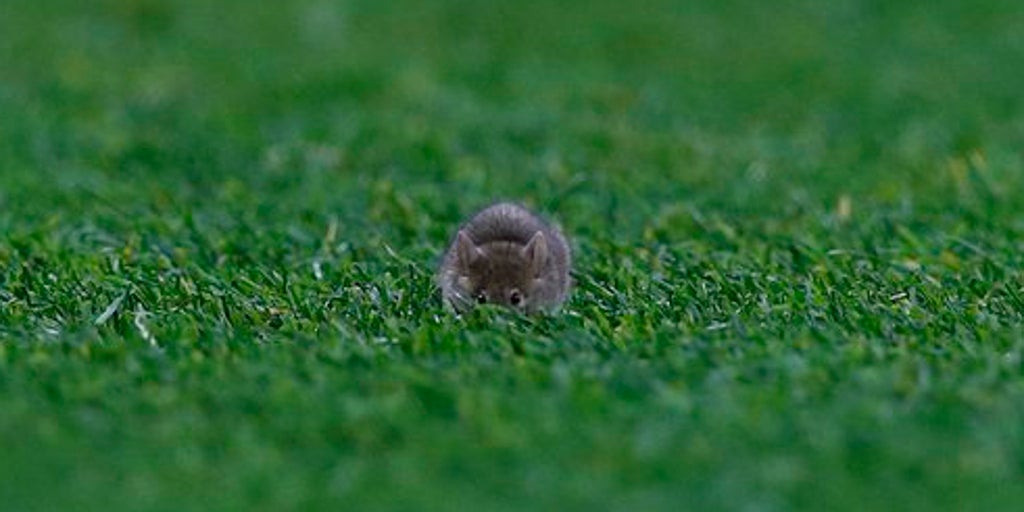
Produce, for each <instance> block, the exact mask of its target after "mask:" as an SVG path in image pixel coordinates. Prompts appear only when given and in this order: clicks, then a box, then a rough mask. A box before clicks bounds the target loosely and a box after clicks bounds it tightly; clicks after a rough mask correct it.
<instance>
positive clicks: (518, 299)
mask: <svg viewBox="0 0 1024 512" xmlns="http://www.w3.org/2000/svg"><path fill="white" fill-rule="evenodd" d="M508 302H509V303H510V304H512V305H513V306H518V305H520V304H522V302H523V296H522V294H520V293H519V291H518V290H512V293H510V294H509V296H508Z"/></svg>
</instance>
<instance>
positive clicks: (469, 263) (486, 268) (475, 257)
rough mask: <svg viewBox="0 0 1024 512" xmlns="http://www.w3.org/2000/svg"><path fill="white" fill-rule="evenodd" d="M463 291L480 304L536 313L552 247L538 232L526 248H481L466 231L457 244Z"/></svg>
mask: <svg viewBox="0 0 1024 512" xmlns="http://www.w3.org/2000/svg"><path fill="white" fill-rule="evenodd" d="M456 259H457V262H458V268H459V278H458V283H459V287H460V288H462V291H463V292H464V294H465V295H466V296H468V297H470V298H471V299H472V300H473V301H475V302H477V303H479V304H498V305H502V306H506V307H509V308H513V309H518V310H522V311H530V310H533V309H535V304H534V300H533V299H534V297H535V293H534V292H535V290H536V289H537V288H538V286H539V285H540V284H542V282H541V278H542V272H543V270H544V267H545V265H546V264H547V259H548V244H547V239H546V238H545V237H544V233H542V232H540V231H538V232H537V233H535V234H534V235H533V237H532V238H531V239H530V241H529V242H527V243H526V244H525V245H524V244H520V243H516V242H506V241H501V242H489V243H485V244H481V245H477V244H476V243H474V242H473V240H472V239H471V238H470V237H469V235H468V234H467V233H466V232H465V231H459V234H458V240H457V241H456Z"/></svg>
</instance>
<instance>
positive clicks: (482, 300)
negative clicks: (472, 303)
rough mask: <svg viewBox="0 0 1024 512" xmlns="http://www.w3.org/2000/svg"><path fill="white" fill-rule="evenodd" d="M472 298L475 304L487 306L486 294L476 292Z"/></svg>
mask: <svg viewBox="0 0 1024 512" xmlns="http://www.w3.org/2000/svg"><path fill="white" fill-rule="evenodd" d="M473 298H474V299H476V303H477V304H487V294H486V293H484V292H476V294H475V295H473Z"/></svg>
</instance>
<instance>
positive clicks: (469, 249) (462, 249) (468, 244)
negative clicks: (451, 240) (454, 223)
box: [455, 229, 483, 267]
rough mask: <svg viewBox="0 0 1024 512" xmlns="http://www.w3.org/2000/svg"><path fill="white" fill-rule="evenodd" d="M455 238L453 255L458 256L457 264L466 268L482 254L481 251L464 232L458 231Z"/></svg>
mask: <svg viewBox="0 0 1024 512" xmlns="http://www.w3.org/2000/svg"><path fill="white" fill-rule="evenodd" d="M457 238H458V240H457V241H456V242H455V255H456V256H458V258H459V263H461V264H463V265H465V266H467V267H468V266H469V265H471V264H472V263H473V262H474V261H476V260H477V258H479V257H480V256H481V255H482V254H483V251H481V250H480V248H479V247H477V246H476V244H475V243H473V239H472V238H470V237H469V235H467V234H466V230H464V229H460V230H459V235H458V237H457Z"/></svg>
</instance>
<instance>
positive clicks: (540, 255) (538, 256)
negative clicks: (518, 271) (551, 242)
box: [523, 231, 548, 275]
mask: <svg viewBox="0 0 1024 512" xmlns="http://www.w3.org/2000/svg"><path fill="white" fill-rule="evenodd" d="M523 257H524V258H526V260H527V261H529V262H530V270H532V271H533V274H534V275H540V272H541V270H543V269H544V265H545V264H546V263H547V262H548V239H547V238H546V237H545V236H544V233H542V232H540V231H538V232H536V233H534V234H533V238H530V241H529V242H527V244H526V247H523Z"/></svg>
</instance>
